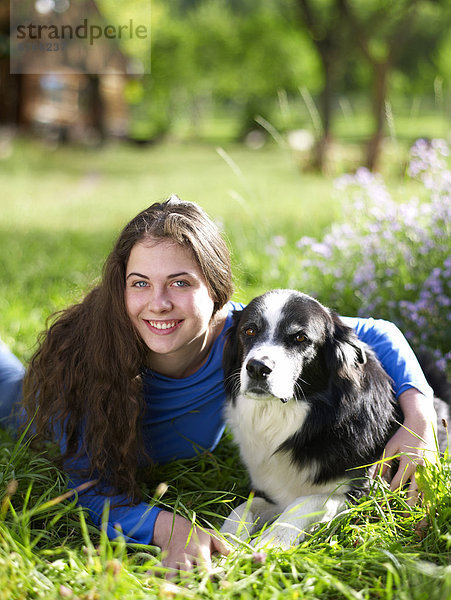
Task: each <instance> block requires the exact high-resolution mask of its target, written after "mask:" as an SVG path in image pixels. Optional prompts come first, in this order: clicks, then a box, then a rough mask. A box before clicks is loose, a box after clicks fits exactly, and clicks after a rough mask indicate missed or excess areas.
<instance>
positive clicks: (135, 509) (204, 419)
mask: <svg viewBox="0 0 451 600" xmlns="http://www.w3.org/2000/svg"><path fill="white" fill-rule="evenodd" d="M228 306H229V314H228V317H227V320H226V323H225V326H224V329H223V331H222V333H221V334H220V335H219V336H218V338H217V339H216V340H215V342H214V344H213V346H212V348H211V351H210V354H209V356H208V359H207V361H206V362H205V363H204V364H203V365H202V367H201V368H200V369H199V370H198V371H196V372H195V373H193V374H192V375H190V376H189V377H185V378H182V379H172V378H170V377H166V376H164V375H160V374H159V373H155V372H153V371H151V370H150V369H144V370H143V373H142V378H143V393H144V401H145V413H144V417H143V420H142V432H143V440H144V444H145V446H146V450H147V452H148V454H149V456H150V457H151V458H152V460H153V461H154V462H155V463H159V464H164V463H168V462H171V461H173V460H176V459H179V458H189V457H193V456H196V455H197V454H198V453H200V452H203V451H204V450H214V448H215V447H216V445H217V444H218V442H219V440H220V438H221V436H222V433H223V431H224V422H223V406H224V402H225V391H224V382H223V379H224V375H223V370H222V353H223V348H224V337H225V332H226V331H227V329H228V328H229V327H230V326H231V324H232V312H233V310H234V309H236V310H241V309H242V308H243V305H242V304H237V303H234V302H230V303H229V305H228ZM343 321H344V322H345V323H346V324H347V325H348V326H350V327H352V328H353V329H355V331H356V333H357V335H358V336H359V338H360V339H361V340H362V341H363V342H365V343H367V344H368V345H369V346H371V347H372V348H373V350H374V351H375V353H376V354H377V356H378V358H379V360H380V361H381V363H382V365H383V367H384V369H385V370H386V371H387V373H388V374H389V375H390V377H391V378H392V380H393V386H394V391H395V394H396V396H399V395H400V394H401V393H402V392H403V391H405V390H406V389H408V388H410V387H414V388H416V389H417V390H419V391H420V392H421V393H423V394H424V395H425V396H432V390H431V388H430V387H429V385H428V384H427V382H426V380H425V377H424V375H423V372H422V371H421V369H420V367H419V365H418V362H417V360H416V358H415V355H414V353H413V351H412V349H411V348H410V346H409V344H408V343H407V341H406V339H405V338H404V336H403V335H402V333H401V332H400V330H399V329H398V328H397V327H396V326H395V325H393V323H390V322H388V321H383V320H374V319H358V318H348V317H345V318H343ZM11 370H13V371H14V373H11ZM22 376H23V367H22V365H20V363H19V362H18V361H17V359H15V357H12V355H11V354H9V358H8V356H7V354H5V353H4V354H2V353H1V352H0V413H1V412H5V410H6V412H8V410H7V408H5V402H6V403H9V404H11V402H12V401H11V397H12V396H14V394H12V391H11V390H15V394H16V395H17V394H18V393H19V390H20V379H21V378H22ZM2 381H5V382H8V383H7V385H6V386H5V388H4V389H7V390H8V391H7V394H8V397H7V398H6V396H5V395H4V393H3V392H2V386H1V383H2ZM11 382H13V384H12V385H11ZM17 382H19V384H18V383H17ZM2 394H3V395H2ZM5 398H6V400H5ZM2 406H3V411H2V410H1V407H2ZM10 408H11V407H10ZM5 414H6V413H5ZM70 467H71V468H70V485H71V486H72V487H73V488H76V487H78V486H81V485H83V484H84V483H85V481H84V479H83V478H82V477H81V476H79V475H78V474H77V473H81V472H83V471H84V470H86V469H87V467H88V458H87V457H86V456H83V457H81V458H79V459H77V460H72V461H71V464H70ZM78 502H79V504H80V505H82V506H83V507H85V508H86V509H87V510H88V511H89V513H90V516H91V519H92V521H93V522H94V524H95V525H97V526H98V527H100V525H101V523H102V516H103V512H104V505H105V502H108V503H109V505H110V506H109V513H108V520H107V523H106V532H107V534H108V536H109V537H110V538H111V539H113V538H115V537H116V536H117V535H118V531H120V532H121V533H122V534H123V535H124V537H125V539H126V540H127V541H128V542H134V543H140V544H150V543H151V542H152V538H153V530H154V525H155V520H156V518H157V516H158V513H159V512H160V509H159V508H158V507H155V506H151V505H150V504H148V503H146V502H141V503H139V504H137V505H134V506H130V505H129V503H127V498H126V497H125V496H118V495H115V496H107V495H105V494H104V493H102V489H101V488H100V487H92V488H90V489H88V490H84V491H82V492H80V494H79V496H78Z"/></svg>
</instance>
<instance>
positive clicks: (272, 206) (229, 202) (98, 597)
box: [0, 139, 451, 600]
mask: <svg viewBox="0 0 451 600" xmlns="http://www.w3.org/2000/svg"><path fill="white" fill-rule="evenodd" d="M224 150H225V153H224V152H221V153H218V152H217V151H216V150H215V148H213V147H211V146H208V145H205V144H201V143H196V144H194V143H192V144H187V143H185V144H176V143H167V144H165V145H163V146H155V147H146V148H137V147H131V146H127V145H113V144H111V145H108V146H107V147H106V148H104V149H82V148H64V147H62V148H58V149H49V148H46V147H45V146H44V145H42V144H41V143H39V142H37V141H32V142H30V141H26V140H22V139H17V140H15V141H14V143H13V145H12V146H11V148H10V152H3V156H4V157H3V159H1V161H0V186H1V189H2V195H1V200H0V257H1V258H0V261H1V262H0V274H1V284H2V287H1V294H0V337H2V338H3V339H5V341H6V342H8V343H9V344H10V345H11V346H12V348H13V349H14V351H15V352H16V353H17V354H18V356H19V357H20V358H21V359H23V360H24V361H26V360H27V359H28V358H29V357H30V354H31V352H32V348H33V346H34V344H35V341H36V336H37V334H38V333H39V331H41V330H42V329H43V327H44V325H45V320H46V318H47V317H48V315H49V314H51V313H52V312H53V311H55V310H58V309H60V308H63V307H64V306H67V304H69V303H70V302H73V301H75V300H76V299H77V298H79V297H81V296H82V295H83V294H84V293H85V291H86V290H87V289H88V288H89V286H91V285H92V283H93V281H95V279H96V278H97V277H98V276H99V274H100V271H101V266H102V263H103V260H104V258H105V256H106V254H107V253H108V252H109V250H110V248H111V245H112V243H113V240H114V239H115V237H116V235H117V233H118V231H119V229H120V228H121V227H122V226H123V225H124V223H125V222H126V221H127V220H128V219H129V218H131V217H132V216H134V214H135V213H136V212H137V211H139V210H141V209H142V208H144V207H146V206H148V205H149V204H150V203H152V202H154V201H156V200H161V199H164V198H166V197H167V196H168V195H169V194H170V193H172V192H177V193H178V194H179V195H180V196H182V197H183V198H185V199H187V200H194V201H197V202H199V203H200V204H201V205H202V206H203V207H204V208H205V209H206V210H207V211H208V212H209V213H210V214H211V215H212V216H213V217H214V218H215V219H217V220H218V221H219V222H221V223H222V225H223V228H224V230H225V232H226V235H227V237H228V238H229V241H230V245H231V247H232V249H233V251H234V252H233V258H234V270H235V277H236V281H237V298H239V299H242V300H248V299H249V298H250V297H251V296H252V295H254V293H256V292H259V291H261V290H262V289H264V286H265V282H268V281H270V280H271V278H272V277H273V275H272V274H271V273H270V272H269V269H270V267H268V264H269V263H268V261H267V257H266V255H265V245H266V244H267V243H268V240H270V239H271V238H272V237H273V236H275V235H283V236H285V237H286V238H287V240H288V241H290V242H291V243H293V242H295V241H296V240H297V239H298V238H300V237H301V236H302V235H310V236H318V235H320V234H321V233H322V232H323V231H324V229H325V228H326V227H327V225H329V223H330V222H331V221H332V220H334V219H337V218H339V217H340V215H341V210H342V207H341V205H340V203H339V202H338V201H336V200H335V195H334V193H333V182H332V179H331V178H330V179H327V178H322V177H319V176H316V175H311V174H304V173H301V172H300V171H299V169H298V166H297V164H296V162H295V160H294V158H293V156H291V155H290V154H289V153H288V152H287V151H286V150H284V149H282V148H279V147H278V146H276V145H275V144H272V145H268V146H266V147H264V148H263V149H261V150H259V151H251V150H249V149H246V148H244V147H241V146H238V145H227V146H226V147H225V148H224ZM403 160H404V159H402V160H401V159H398V158H397V159H396V161H395V163H394V164H393V165H392V173H395V172H396V173H397V174H398V175H399V173H401V172H402V169H403ZM395 167H396V168H395ZM391 185H392V186H393V187H394V188H396V189H397V193H399V195H400V196H402V195H403V194H404V185H405V184H404V182H403V180H395V179H392V180H391ZM398 188H399V189H398ZM262 256H264V258H263V259H262ZM293 268H295V267H293ZM51 452H52V451H51V449H50V455H49V454H42V453H38V452H36V450H31V449H29V448H28V447H27V446H26V445H24V444H21V445H18V444H16V442H15V441H14V440H13V439H12V438H11V437H9V436H8V434H6V433H5V432H1V431H0V600H11V599H13V600H14V599H19V598H43V599H46V600H47V599H50V600H52V599H59V598H74V599H75V598H80V599H83V600H104V599H105V600H109V599H110V598H111V599H113V598H121V599H122V598H137V599H140V598H174V597H177V598H205V599H213V598H217V599H219V598H221V599H222V598H225V599H234V600H235V599H238V598H243V599H247V598H249V599H253V598H263V599H266V598H268V599H273V598H274V599H278V598H282V597H283V598H284V599H285V598H307V599H312V600H313V599H316V598H321V599H322V598H325V599H333V600H341V599H353V600H354V599H355V600H357V599H358V600H366V599H371V600H372V599H373V598H374V599H376V598H378V599H382V600H394V599H396V600H398V599H399V600H448V599H450V598H451V567H450V566H449V559H450V547H451V528H450V522H451V499H450V491H449V490H450V489H451V474H450V463H449V462H446V461H443V462H441V463H439V465H438V466H437V467H431V468H428V469H426V470H424V472H423V473H422V474H421V483H422V485H423V489H424V490H425V500H424V502H423V503H422V504H421V505H419V506H417V507H415V508H413V509H411V508H409V507H407V505H406V504H405V502H404V500H403V497H402V495H399V494H392V493H391V492H389V491H388V490H387V488H386V487H384V486H382V485H380V486H377V488H376V489H375V490H374V495H372V496H371V497H368V498H365V499H364V500H363V501H362V502H361V503H359V505H357V506H355V507H353V508H352V509H350V510H349V511H348V512H347V513H346V514H345V515H344V516H343V517H342V518H341V519H339V520H337V521H334V522H333V523H332V524H331V525H330V526H327V527H326V526H322V527H320V528H319V529H318V530H316V531H315V532H314V533H313V534H312V536H311V537H309V538H308V539H307V540H306V541H305V542H304V543H303V544H301V545H300V546H299V547H298V548H295V549H292V550H290V551H288V552H276V551H270V552H268V553H267V555H266V557H261V556H260V557H259V556H255V554H254V552H253V549H252V548H251V547H249V546H247V545H243V547H242V548H241V549H240V550H239V551H237V552H234V553H233V554H232V555H231V556H230V557H228V558H227V559H219V558H218V559H215V560H214V566H215V572H214V574H213V575H212V576H211V577H210V576H208V575H206V574H203V573H193V574H191V575H189V576H187V577H186V578H185V579H184V580H183V581H182V582H181V583H180V585H179V584H178V582H177V581H176V582H175V583H176V584H177V587H176V588H173V587H170V586H168V585H167V583H165V581H164V577H163V576H164V574H163V573H162V572H161V569H159V565H160V563H159V556H158V551H157V549H155V548H152V547H128V548H127V547H125V545H124V544H123V543H121V542H117V543H111V542H108V540H107V539H106V538H105V537H104V536H103V535H102V534H100V533H99V531H98V530H96V529H95V528H94V527H93V526H92V525H90V523H89V520H88V519H87V518H85V517H84V515H83V513H82V511H81V510H80V509H78V508H76V507H75V502H74V499H73V498H72V497H68V498H67V497H65V496H64V494H65V491H66V487H65V486H66V479H65V476H64V474H62V473H61V472H60V471H58V469H57V468H56V467H55V466H54V464H53V463H52V461H51V460H50V456H51ZM160 482H166V483H167V485H168V490H167V492H166V493H165V494H164V496H163V497H162V498H161V499H160V502H161V503H162V504H163V505H164V506H166V507H168V508H172V507H177V509H178V510H179V511H180V512H181V514H183V515H185V516H188V517H189V518H195V519H196V522H197V523H199V524H200V525H207V526H209V525H213V526H219V525H220V523H221V520H222V518H223V517H224V515H226V514H227V512H228V511H229V509H230V507H231V506H232V505H235V504H237V503H239V502H240V501H241V500H242V499H243V498H244V497H246V494H247V478H246V474H245V472H244V469H243V468H242V467H241V466H240V464H239V461H238V455H237V451H236V449H235V448H234V446H233V445H232V444H231V441H230V440H229V439H228V438H224V439H223V440H222V441H221V443H220V445H219V447H218V448H217V450H216V451H215V453H214V454H205V455H202V456H201V457H199V458H198V459H196V460H186V461H180V462H179V463H177V464H174V465H168V466H166V467H162V468H160V469H159V470H158V471H156V472H155V473H153V474H152V477H151V478H149V476H148V474H146V473H143V474H142V485H143V489H144V491H145V493H147V494H148V495H149V498H151V497H152V496H153V494H154V490H155V488H156V486H157V485H158V484H159V483H160ZM423 525H424V527H423Z"/></svg>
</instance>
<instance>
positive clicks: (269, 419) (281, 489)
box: [226, 395, 321, 506]
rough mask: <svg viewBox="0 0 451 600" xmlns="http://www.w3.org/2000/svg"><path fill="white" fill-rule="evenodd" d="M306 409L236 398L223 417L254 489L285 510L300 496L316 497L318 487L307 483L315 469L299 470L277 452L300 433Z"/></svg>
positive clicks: (299, 406)
mask: <svg viewBox="0 0 451 600" xmlns="http://www.w3.org/2000/svg"><path fill="white" fill-rule="evenodd" d="M308 410H309V406H308V405H307V404H305V403H298V402H296V401H294V400H290V401H289V402H287V403H286V404H284V405H282V403H281V402H280V400H277V399H276V398H272V399H268V400H266V399H259V400H256V399H253V398H248V397H246V396H242V395H239V396H238V397H237V398H236V402H235V406H232V404H231V403H230V404H229V405H228V407H227V409H226V417H227V421H228V424H229V427H230V428H231V430H232V433H233V435H234V438H235V441H236V442H237V443H238V445H239V448H240V452H241V457H242V459H243V461H244V463H245V465H246V467H247V469H248V471H249V473H250V476H251V479H252V484H253V486H254V487H255V488H257V489H259V490H263V491H264V492H265V493H266V494H267V495H268V496H269V497H270V498H271V499H272V500H273V501H274V502H276V503H277V504H279V505H280V506H286V505H287V504H289V503H290V502H292V501H293V500H295V499H296V498H298V497H299V496H301V495H305V494H308V493H318V492H319V491H321V486H316V485H313V484H311V483H310V481H311V478H312V476H314V470H315V465H314V464H311V465H310V467H309V468H308V469H300V468H299V467H298V466H296V465H295V464H293V462H292V460H291V457H290V455H289V453H286V452H277V449H278V448H279V446H280V445H281V444H282V443H283V442H284V441H285V440H286V439H287V438H289V437H290V436H291V435H293V434H294V433H295V432H296V431H298V430H299V429H300V427H301V426H302V423H303V422H304V420H305V418H306V416H307V413H308Z"/></svg>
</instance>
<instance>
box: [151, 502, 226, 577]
mask: <svg viewBox="0 0 451 600" xmlns="http://www.w3.org/2000/svg"><path fill="white" fill-rule="evenodd" d="M188 538H189V542H188ZM153 543H154V544H155V545H156V546H159V547H160V548H161V551H162V554H163V560H162V562H163V566H164V567H167V568H169V569H173V570H174V573H173V574H172V576H173V575H174V574H175V572H177V571H191V569H192V568H193V566H194V565H198V566H200V567H202V568H203V569H205V570H206V571H210V570H211V556H212V554H213V553H214V552H219V553H220V554H224V555H227V554H229V552H230V547H229V545H228V544H227V543H226V542H225V541H223V540H221V539H219V538H218V537H216V536H215V534H214V532H213V531H212V530H210V529H208V530H206V529H200V528H199V527H195V526H193V525H192V523H190V522H189V521H187V520H186V519H184V518H183V517H181V516H180V515H174V514H173V513H170V512H167V511H164V510H162V511H161V512H160V513H159V515H158V517H157V519H156V521H155V529H154V535H153ZM169 577H171V574H169Z"/></svg>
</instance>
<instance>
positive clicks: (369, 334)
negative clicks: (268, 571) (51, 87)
mask: <svg viewBox="0 0 451 600" xmlns="http://www.w3.org/2000/svg"><path fill="white" fill-rule="evenodd" d="M231 295H232V279H231V265H230V257H229V252H228V249H227V246H226V244H225V242H224V240H223V239H222V236H221V234H220V232H219V230H218V228H217V227H216V226H215V225H214V223H213V222H212V221H211V220H210V219H209V218H208V216H207V215H206V214H205V213H204V211H203V210H202V209H200V208H199V207H198V206H197V205H195V204H192V203H189V202H182V201H181V200H180V199H179V198H177V197H174V196H172V197H171V198H170V199H169V200H168V201H166V202H163V203H156V204H153V205H152V206H150V207H149V208H148V209H146V210H144V211H142V212H140V213H139V214H138V215H137V216H136V217H134V218H133V219H132V220H131V221H130V222H129V223H128V224H127V225H126V226H125V228H124V229H123V230H122V232H121V234H120V235H119V238H118V240H117V242H116V244H115V246H114V248H113V250H112V252H111V254H110V255H109V256H108V258H107V260H106V262H105V266H104V270H103V277H102V280H101V282H100V284H99V285H98V286H96V287H94V288H93V289H92V291H91V292H90V293H88V295H87V296H86V297H85V298H84V299H83V301H82V302H81V303H80V304H77V305H75V306H72V307H69V308H67V309H66V310H64V311H62V312H61V313H59V314H57V315H56V317H55V319H54V321H53V324H52V325H51V326H50V327H49V329H48V330H47V331H46V332H45V333H44V334H43V336H42V338H41V340H40V347H39V348H38V350H37V352H36V353H35V355H34V356H33V358H32V359H31V362H30V365H29V368H28V372H27V374H26V377H25V382H24V404H25V409H26V412H27V414H28V415H35V418H34V427H35V430H36V432H37V433H38V434H39V436H41V437H47V438H50V439H53V440H55V441H57V442H59V444H60V447H61V453H62V458H63V461H64V465H65V468H66V470H67V471H68V473H69V476H70V485H71V486H72V487H73V488H76V489H77V491H78V492H79V495H78V501H79V503H80V504H81V505H82V506H84V507H85V508H86V509H87V510H88V511H89V513H90V516H91V518H92V521H93V522H94V523H95V524H96V525H97V526H99V527H100V526H104V527H105V529H106V532H107V534H108V536H109V537H110V538H115V537H117V536H118V535H123V536H124V538H125V540H126V541H128V542H131V543H139V544H155V545H157V546H160V547H161V548H162V550H163V563H164V564H165V565H166V566H168V567H171V568H174V569H189V568H191V567H192V565H193V564H202V565H204V566H206V567H207V568H208V567H209V566H210V565H211V556H212V554H213V553H214V552H216V551H218V552H221V553H224V554H225V553H227V552H228V548H227V546H226V544H225V543H224V541H223V540H221V539H220V538H218V537H217V535H215V534H214V533H213V532H212V531H210V530H202V529H200V528H194V531H193V526H192V524H191V523H190V522H188V521H187V520H185V519H184V518H182V517H181V516H179V515H174V514H172V513H171V512H167V511H165V510H162V509H161V508H159V507H157V506H154V505H149V504H148V503H147V502H143V501H140V500H141V496H140V491H139V488H138V485H137V469H138V467H140V466H146V465H149V463H157V464H164V463H168V462H170V461H173V460H177V459H180V458H187V457H193V456H196V455H197V454H199V452H203V451H212V450H214V449H215V447H216V445H217V443H218V441H219V439H220V438H221V435H222V433H223V430H224V420H223V411H224V403H225V388H224V372H223V367H222V359H223V349H224V344H225V339H226V332H227V331H228V330H229V328H230V327H231V324H232V320H233V314H234V312H235V311H241V310H242V309H243V305H241V304H238V303H236V302H232V301H230V297H231ZM254 326H255V324H254V325H252V324H248V334H249V335H253V333H254V329H255V327H254ZM353 326H354V328H355V329H356V331H357V334H358V335H359V337H360V339H361V340H363V341H364V342H366V343H368V344H369V345H370V346H372V347H373V349H374V350H375V352H376V353H377V355H378V356H379V357H380V359H381V362H382V363H383V366H384V367H385V369H386V370H387V371H388V372H389V374H390V375H391V377H392V378H393V379H394V381H395V385H396V389H397V393H398V394H399V396H400V404H401V408H403V410H404V405H403V404H402V403H401V399H402V397H403V395H404V394H406V393H414V394H416V400H415V403H414V404H412V405H414V406H415V407H419V408H418V411H419V413H421V415H422V416H424V414H425V413H426V412H427V409H428V406H429V402H428V400H427V399H426V398H425V397H424V395H428V394H429V388H428V386H427V384H426V383H425V380H424V377H423V376H422V373H421V370H420V369H419V367H418V364H417V363H416V361H415V358H414V357H413V359H412V353H411V350H410V349H409V347H408V345H407V344H406V342H405V340H404V338H403V337H402V335H401V334H400V332H399V331H397V330H396V329H395V328H392V327H390V324H388V326H387V324H386V323H384V322H380V321H373V320H372V319H368V320H365V319H355V320H354V321H353ZM253 327H254V329H253ZM293 335H300V337H299V339H298V340H297V343H301V338H302V335H303V332H300V331H299V329H295V330H294V331H293ZM2 366H3V365H2V363H1V361H0V382H1V371H2ZM413 388H416V389H413ZM417 390H419V391H417ZM423 394H424V395H423ZM0 397H1V394H0ZM418 397H419V398H420V400H418ZM292 401H293V402H294V399H292V398H287V403H286V406H287V407H289V406H291V405H290V402H292ZM410 416H412V414H410ZM414 417H415V419H416V417H417V413H415V414H414ZM428 417H429V415H427V418H424V419H423V420H422V421H421V424H422V426H423V425H424V423H427V422H430V421H429V418H428ZM417 421H418V419H417ZM406 423H408V425H409V429H410V430H414V431H419V433H420V435H422V436H423V437H425V439H426V438H427V440H426V442H425V444H426V445H427V444H428V443H429V441H430V438H429V437H427V436H425V432H424V427H423V429H420V430H418V428H416V427H417V425H418V422H412V420H410V421H409V422H407V420H406ZM426 433H428V432H426ZM408 441H409V442H410V445H411V446H412V445H414V446H415V447H417V446H418V445H419V442H418V440H417V439H414V441H413V442H412V440H411V439H410V438H409V440H408ZM403 444H404V445H405V439H404V438H403V435H402V434H401V436H400V435H399V432H398V438H397V441H396V447H397V448H400V447H402V446H403ZM432 444H433V438H432ZM397 451H398V450H397V449H395V451H394V453H396V452H397ZM413 471H414V468H413V470H412V469H410V470H409V472H408V473H409V477H410V476H411V475H412V473H413ZM402 475H405V474H404V473H402ZM106 502H108V503H109V512H108V520H107V522H106V523H104V522H103V515H104V513H105V503H106Z"/></svg>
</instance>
